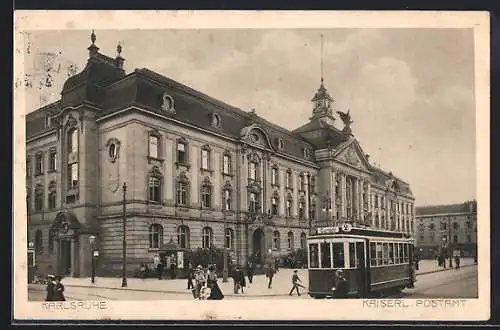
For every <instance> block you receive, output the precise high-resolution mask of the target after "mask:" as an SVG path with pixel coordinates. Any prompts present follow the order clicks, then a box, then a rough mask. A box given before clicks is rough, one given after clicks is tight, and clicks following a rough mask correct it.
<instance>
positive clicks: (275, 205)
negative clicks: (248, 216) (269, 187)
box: [271, 197, 278, 215]
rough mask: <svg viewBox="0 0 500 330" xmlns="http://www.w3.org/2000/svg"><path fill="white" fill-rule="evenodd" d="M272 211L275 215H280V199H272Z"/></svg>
mask: <svg viewBox="0 0 500 330" xmlns="http://www.w3.org/2000/svg"><path fill="white" fill-rule="evenodd" d="M271 211H272V214H273V215H278V199H277V198H274V197H273V198H272V199H271Z"/></svg>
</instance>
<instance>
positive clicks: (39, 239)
mask: <svg viewBox="0 0 500 330" xmlns="http://www.w3.org/2000/svg"><path fill="white" fill-rule="evenodd" d="M35 251H36V252H39V253H42V252H43V234H42V231H41V230H37V231H36V232H35Z"/></svg>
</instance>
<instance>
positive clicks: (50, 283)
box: [45, 275, 56, 301]
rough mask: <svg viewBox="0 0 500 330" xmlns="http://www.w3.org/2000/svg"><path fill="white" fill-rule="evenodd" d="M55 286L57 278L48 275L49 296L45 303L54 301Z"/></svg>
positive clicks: (47, 288)
mask: <svg viewBox="0 0 500 330" xmlns="http://www.w3.org/2000/svg"><path fill="white" fill-rule="evenodd" d="M55 286H56V282H55V276H54V275H47V287H46V288H45V289H46V290H47V296H46V297H45V301H54V292H55Z"/></svg>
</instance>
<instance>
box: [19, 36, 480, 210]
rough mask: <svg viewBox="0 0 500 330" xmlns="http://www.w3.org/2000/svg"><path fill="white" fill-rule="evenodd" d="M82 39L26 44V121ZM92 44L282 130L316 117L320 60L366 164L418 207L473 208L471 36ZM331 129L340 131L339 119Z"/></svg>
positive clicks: (48, 96)
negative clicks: (389, 176)
mask: <svg viewBox="0 0 500 330" xmlns="http://www.w3.org/2000/svg"><path fill="white" fill-rule="evenodd" d="M90 33H91V31H90V30H89V31H83V30H76V31H75V30H73V31H37V32H33V33H31V34H30V35H29V36H28V38H27V40H29V42H28V41H27V42H26V44H25V51H26V50H28V49H29V54H26V55H25V56H26V62H25V67H26V72H28V73H31V74H32V75H31V77H30V78H29V80H31V81H32V86H33V88H31V89H29V90H28V93H27V94H26V95H27V100H26V102H27V107H28V109H29V110H28V112H30V111H33V110H35V109H36V108H38V107H39V106H40V104H44V103H46V102H52V101H55V100H57V99H58V98H59V93H60V90H61V88H62V85H63V83H64V81H65V79H67V77H68V75H67V74H68V69H67V68H68V67H70V66H76V67H77V72H79V71H81V70H82V69H83V68H84V66H85V64H86V60H87V58H88V51H87V47H88V46H89V45H90ZM95 33H96V36H97V40H96V45H97V46H98V47H99V48H100V52H101V53H103V54H106V55H108V56H112V57H114V56H116V46H117V44H118V42H120V43H121V44H122V45H123V51H122V54H121V55H122V57H124V58H125V60H126V61H125V70H126V72H127V73H130V72H131V71H133V70H134V69H135V68H148V69H150V70H153V71H156V72H158V73H160V74H163V75H165V76H167V77H169V78H172V79H174V80H176V81H179V82H181V83H183V84H186V85H188V86H190V87H192V88H194V89H196V90H199V91H201V92H203V93H205V94H208V95H210V96H212V97H214V98H217V99H219V100H221V101H224V102H226V103H228V104H231V105H233V106H236V107H239V108H241V109H243V110H245V111H250V110H251V109H252V108H255V111H256V112H257V114H258V115H260V116H262V117H264V118H266V119H267V120H269V121H272V122H274V123H276V124H278V125H281V126H282V127H284V128H286V129H289V130H293V129H295V128H297V127H299V126H301V125H302V124H304V123H306V122H307V121H308V119H309V118H310V116H311V114H312V103H311V101H310V100H311V98H312V97H313V95H314V93H315V91H316V90H317V88H318V87H319V84H320V79H321V75H322V73H321V58H323V77H324V82H325V87H326V88H327V89H328V91H329V93H330V95H331V96H332V97H333V98H334V100H335V102H334V104H333V107H334V110H335V111H337V110H339V111H346V110H347V109H350V113H351V117H352V120H354V123H353V124H352V125H351V127H352V130H353V133H354V135H355V137H356V138H357V139H358V141H359V142H360V144H361V147H362V148H363V149H364V151H365V153H367V154H369V155H370V161H371V162H372V164H373V163H374V164H375V165H376V166H378V167H380V168H382V169H384V170H387V171H392V172H393V173H394V174H395V175H396V176H398V177H400V178H402V179H403V180H405V181H406V182H408V183H409V184H410V185H411V188H412V191H413V194H414V195H415V198H416V202H415V203H416V205H417V206H419V205H435V204H449V203H461V202H464V201H466V200H470V199H474V198H476V165H475V140H476V132H475V100H474V40H473V31H472V29H458V28H454V29H436V28H432V29H430V28H429V29H426V28H397V29H395V28H394V29H389V28H385V29H346V28H337V29H302V30H293V29H283V30H269V29H259V30H257V29H231V30H229V29H228V30H99V31H95ZM320 35H323V40H324V41H323V45H324V46H323V52H321V37H320ZM46 53H52V54H55V55H50V56H48V57H47V55H43V54H46ZM321 54H323V56H322V55H321ZM47 58H50V60H49V61H47V60H46V59H47ZM41 59H45V60H41ZM47 63H52V65H51V67H52V70H55V71H52V73H51V75H52V78H53V83H52V86H51V87H44V88H42V89H39V88H37V86H38V81H39V80H40V79H41V78H46V77H45V76H43V75H42V73H43V72H44V71H43V67H44V66H47ZM59 67H60V69H59V70H58V68H59ZM22 78H23V77H18V79H22ZM21 82H22V80H21ZM336 122H337V123H338V125H339V126H340V125H341V120H340V119H339V118H338V117H337V120H336ZM340 128H341V127H340Z"/></svg>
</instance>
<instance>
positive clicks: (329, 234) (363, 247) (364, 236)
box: [307, 223, 415, 298]
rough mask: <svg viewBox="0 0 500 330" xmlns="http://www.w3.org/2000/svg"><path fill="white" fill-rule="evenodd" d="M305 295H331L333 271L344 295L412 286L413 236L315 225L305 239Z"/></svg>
mask: <svg viewBox="0 0 500 330" xmlns="http://www.w3.org/2000/svg"><path fill="white" fill-rule="evenodd" d="M307 248H308V272H309V295H310V296H311V297H313V298H334V297H335V295H334V292H335V287H336V283H337V279H336V274H337V270H339V269H342V271H343V274H344V277H345V278H346V280H347V283H348V286H349V290H348V297H355V298H368V297H383V296H385V295H388V294H394V293H397V292H400V291H401V290H403V289H405V288H407V287H413V286H414V282H415V268H414V264H413V254H414V239H413V238H411V237H410V235H408V234H406V233H401V232H394V231H387V230H378V229H372V228H353V227H352V225H351V224H349V223H345V224H342V225H341V226H334V227H324V228H317V229H316V230H315V232H314V233H313V234H311V235H309V236H308V238H307Z"/></svg>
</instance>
